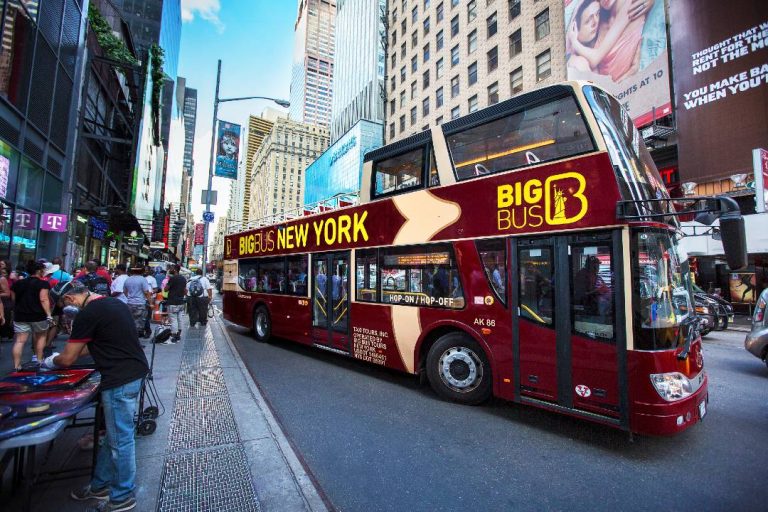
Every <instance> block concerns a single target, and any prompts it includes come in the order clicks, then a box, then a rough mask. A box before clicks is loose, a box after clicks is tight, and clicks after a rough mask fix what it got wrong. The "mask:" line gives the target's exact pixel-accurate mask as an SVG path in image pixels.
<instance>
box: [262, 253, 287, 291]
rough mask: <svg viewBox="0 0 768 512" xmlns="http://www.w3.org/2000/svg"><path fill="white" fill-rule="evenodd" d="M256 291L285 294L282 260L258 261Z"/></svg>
mask: <svg viewBox="0 0 768 512" xmlns="http://www.w3.org/2000/svg"><path fill="white" fill-rule="evenodd" d="M257 291H260V292H262V293H286V286H285V274H284V270H283V258H277V259H265V260H261V261H259V282H258V285H257Z"/></svg>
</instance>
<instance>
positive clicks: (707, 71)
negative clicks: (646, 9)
mask: <svg viewBox="0 0 768 512" xmlns="http://www.w3.org/2000/svg"><path fill="white" fill-rule="evenodd" d="M669 14H670V18H671V19H673V20H675V22H674V23H672V25H671V26H670V39H671V42H672V45H671V47H672V62H673V72H674V76H675V103H676V105H677V127H678V134H679V140H678V155H679V164H680V180H681V181H694V182H699V183H701V182H706V181H713V180H716V179H719V178H727V177H728V176H730V175H732V174H737V173H748V174H749V173H751V172H752V150H753V149H754V148H759V147H764V146H765V144H766V141H767V140H768V123H766V115H765V113H766V111H768V2H764V1H762V2H756V1H754V0H730V1H728V2H724V1H722V0H677V1H675V2H670V13H669Z"/></svg>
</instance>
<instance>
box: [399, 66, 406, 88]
mask: <svg viewBox="0 0 768 512" xmlns="http://www.w3.org/2000/svg"><path fill="white" fill-rule="evenodd" d="M400 83H401V84H404V83H405V66H403V67H402V68H400Z"/></svg>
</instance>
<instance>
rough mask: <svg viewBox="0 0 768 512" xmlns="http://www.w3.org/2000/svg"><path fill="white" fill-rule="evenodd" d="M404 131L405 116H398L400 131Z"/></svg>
mask: <svg viewBox="0 0 768 512" xmlns="http://www.w3.org/2000/svg"><path fill="white" fill-rule="evenodd" d="M404 131H405V116H404V115H403V116H400V133H403V132H404Z"/></svg>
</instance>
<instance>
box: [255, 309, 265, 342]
mask: <svg viewBox="0 0 768 512" xmlns="http://www.w3.org/2000/svg"><path fill="white" fill-rule="evenodd" d="M256 332H257V333H258V335H259V336H260V337H262V338H263V337H264V336H266V335H267V315H265V314H264V313H259V314H258V315H257V316H256Z"/></svg>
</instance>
